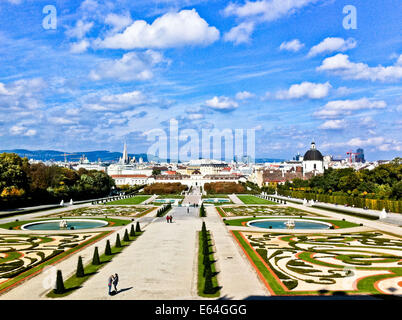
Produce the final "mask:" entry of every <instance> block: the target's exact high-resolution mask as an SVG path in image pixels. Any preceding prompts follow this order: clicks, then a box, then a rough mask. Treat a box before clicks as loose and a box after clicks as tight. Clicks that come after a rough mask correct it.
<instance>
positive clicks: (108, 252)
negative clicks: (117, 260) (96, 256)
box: [105, 240, 112, 256]
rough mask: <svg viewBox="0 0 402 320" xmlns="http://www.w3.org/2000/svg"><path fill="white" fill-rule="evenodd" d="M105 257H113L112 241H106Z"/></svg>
mask: <svg viewBox="0 0 402 320" xmlns="http://www.w3.org/2000/svg"><path fill="white" fill-rule="evenodd" d="M105 255H107V256H111V255H112V248H111V247H110V241H109V240H107V241H106V247H105Z"/></svg>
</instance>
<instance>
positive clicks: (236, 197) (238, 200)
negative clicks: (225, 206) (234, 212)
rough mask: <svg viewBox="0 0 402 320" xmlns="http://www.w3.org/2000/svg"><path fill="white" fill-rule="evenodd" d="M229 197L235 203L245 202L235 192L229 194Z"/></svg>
mask: <svg viewBox="0 0 402 320" xmlns="http://www.w3.org/2000/svg"><path fill="white" fill-rule="evenodd" d="M228 197H229V199H230V200H232V202H233V203H234V204H244V203H243V201H241V200H240V199H239V197H238V196H237V195H235V194H228Z"/></svg>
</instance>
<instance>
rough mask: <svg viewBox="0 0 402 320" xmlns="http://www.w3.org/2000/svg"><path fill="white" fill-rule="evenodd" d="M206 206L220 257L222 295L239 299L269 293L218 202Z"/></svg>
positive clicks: (208, 222)
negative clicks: (220, 209)
mask: <svg viewBox="0 0 402 320" xmlns="http://www.w3.org/2000/svg"><path fill="white" fill-rule="evenodd" d="M206 210H207V217H206V218H205V224H206V227H207V229H208V230H210V232H211V233H212V237H213V240H214V244H215V248H216V250H215V253H214V255H215V256H214V257H215V259H216V260H217V262H216V265H217V268H218V271H220V272H219V274H218V281H219V285H220V286H222V289H221V296H222V298H223V299H236V300H239V299H245V298H248V297H257V296H268V295H269V292H268V290H267V289H266V288H265V286H264V285H263V284H262V282H261V281H260V279H259V278H258V276H257V273H256V271H255V269H254V268H253V267H252V265H251V264H250V262H249V261H248V260H247V257H246V256H245V254H244V252H243V250H242V249H241V248H240V247H239V245H238V244H237V243H236V242H235V241H236V240H235V239H234V238H233V236H232V235H231V233H230V232H229V231H228V229H227V228H226V226H225V225H224V224H223V223H222V219H221V217H220V216H219V214H218V212H217V211H216V209H215V206H206Z"/></svg>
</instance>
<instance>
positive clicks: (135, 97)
mask: <svg viewBox="0 0 402 320" xmlns="http://www.w3.org/2000/svg"><path fill="white" fill-rule="evenodd" d="M100 102H101V103H106V104H109V105H110V104H111V105H117V106H137V105H141V104H144V103H145V102H146V97H145V95H144V94H143V93H142V92H141V91H139V90H134V91H131V92H125V93H121V94H114V95H106V96H103V97H101V99H100Z"/></svg>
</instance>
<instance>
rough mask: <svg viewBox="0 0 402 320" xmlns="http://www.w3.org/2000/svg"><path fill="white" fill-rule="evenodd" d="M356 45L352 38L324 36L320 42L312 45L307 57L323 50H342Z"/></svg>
mask: <svg viewBox="0 0 402 320" xmlns="http://www.w3.org/2000/svg"><path fill="white" fill-rule="evenodd" d="M355 47H356V41H355V39H353V38H349V39H347V40H344V39H343V38H331V37H328V38H325V39H324V40H323V41H322V42H320V43H319V44H317V45H316V46H314V47H312V48H311V49H310V51H309V53H308V56H309V57H314V56H316V55H318V54H321V53H324V52H327V53H329V52H336V51H341V52H344V51H346V50H349V49H353V48H355Z"/></svg>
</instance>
